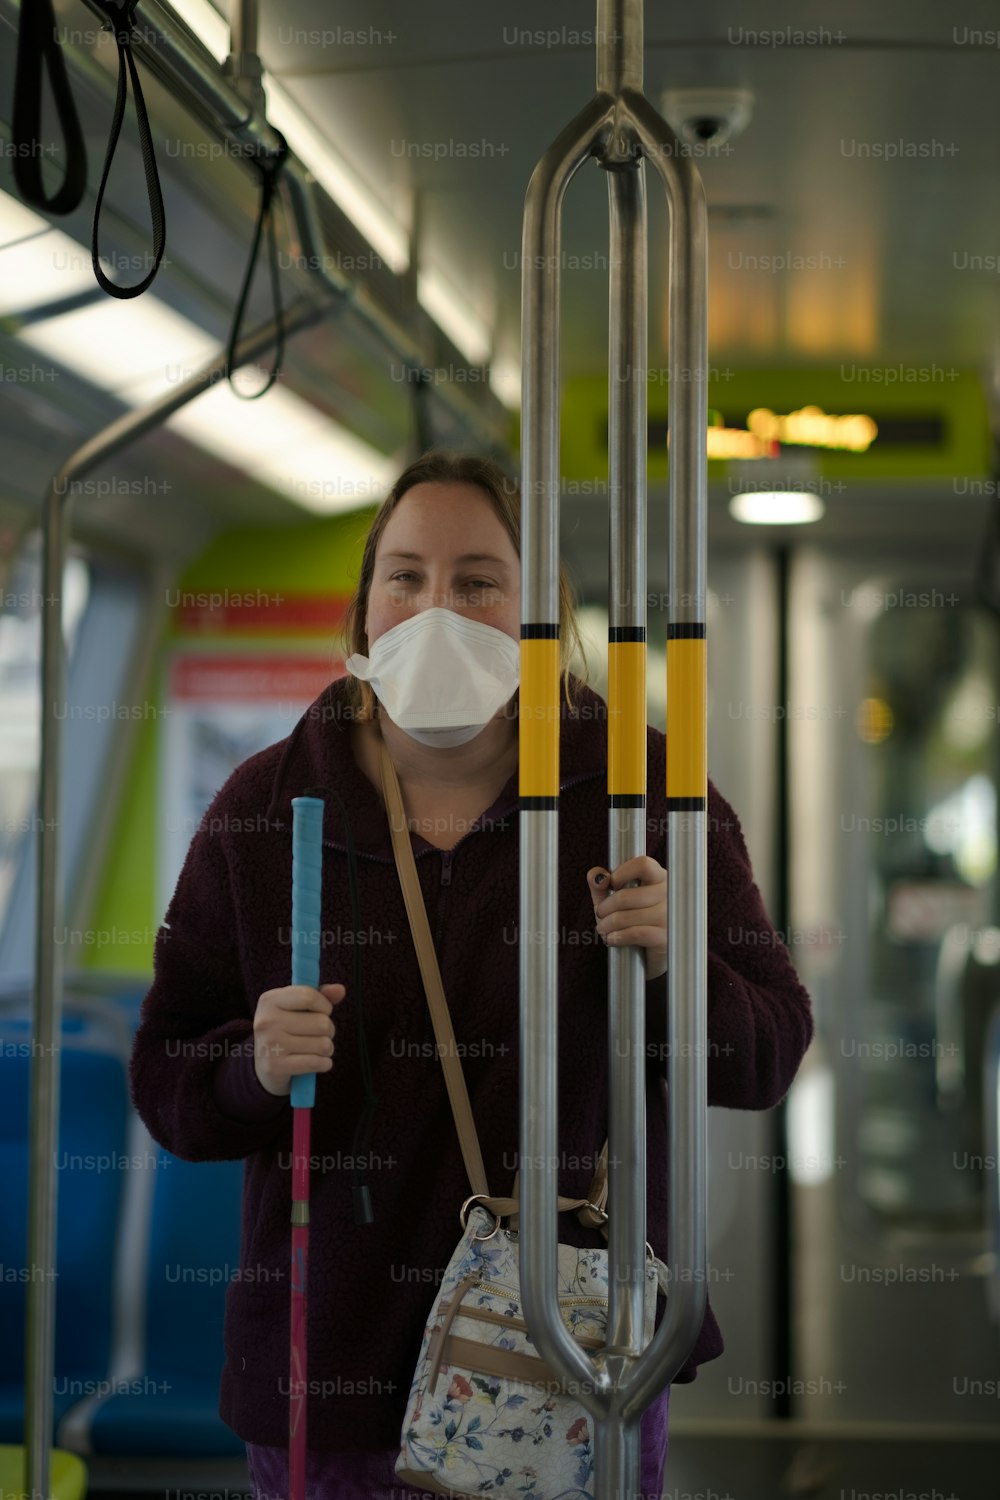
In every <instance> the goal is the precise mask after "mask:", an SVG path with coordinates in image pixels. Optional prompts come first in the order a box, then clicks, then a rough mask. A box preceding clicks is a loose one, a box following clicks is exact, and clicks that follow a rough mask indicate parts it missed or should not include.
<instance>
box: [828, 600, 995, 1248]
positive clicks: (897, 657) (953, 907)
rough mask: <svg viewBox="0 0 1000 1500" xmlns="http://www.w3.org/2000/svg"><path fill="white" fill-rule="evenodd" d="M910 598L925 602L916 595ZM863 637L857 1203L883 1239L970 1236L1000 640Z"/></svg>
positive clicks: (919, 634)
mask: <svg viewBox="0 0 1000 1500" xmlns="http://www.w3.org/2000/svg"><path fill="white" fill-rule="evenodd" d="M905 589H906V594H907V596H908V597H912V598H914V599H917V598H918V597H919V585H913V583H912V581H911V583H910V584H907V585H906V586H905ZM867 636H868V651H867V655H868V673H869V694H870V696H869V697H868V698H866V699H865V700H864V702H863V703H862V705H861V710H860V713H859V719H858V726H857V727H858V732H859V735H860V738H861V739H862V740H863V741H865V742H867V746H868V748H867V749H866V750H865V752H864V753H865V755H866V756H867V757H868V759H869V767H868V771H869V780H868V785H869V789H870V800H869V809H870V822H869V823H868V825H867V828H866V830H865V831H864V833H865V837H866V839H867V842H868V848H869V861H868V869H869V904H868V910H869V922H870V943H871V948H870V953H871V969H870V983H869V987H868V994H867V997H866V999H865V1001H864V1004H863V1006H862V1008H861V1010H860V1013H859V1025H858V1028H857V1033H856V1045H857V1051H858V1056H857V1059H856V1073H855V1086H856V1088H857V1089H858V1105H859V1109H858V1113H857V1115H856V1120H857V1126H856V1129H857V1137H856V1150H857V1155H856V1157H855V1160H856V1161H857V1163H858V1181H857V1188H858V1191H859V1193H860V1196H861V1199H862V1201H863V1202H864V1204H865V1205H866V1207H867V1209H868V1210H869V1212H873V1213H875V1214H876V1215H877V1216H878V1217H879V1218H880V1219H882V1221H883V1222H885V1223H892V1224H896V1225H899V1226H900V1227H902V1226H903V1225H907V1226H911V1227H914V1228H917V1227H919V1228H921V1229H927V1228H931V1227H937V1228H952V1229H956V1230H961V1229H965V1230H975V1229H976V1228H977V1227H978V1225H979V1224H980V1223H981V1220H982V1189H983V1174H982V1172H981V1171H977V1170H975V1163H976V1162H977V1161H979V1162H981V1161H982V1150H983V1145H982V1142H983V1125H982V1119H983V1114H982V1108H983V1100H982V1070H983V1048H984V1042H985V1036H986V1028H987V1025H988V1021H989V1011H990V1008H991V1006H992V1004H993V1002H994V1001H995V1000H996V995H995V994H994V993H993V988H992V983H990V984H989V985H985V986H983V985H979V984H978V983H977V981H976V973H975V970H976V964H975V959H974V955H975V952H976V949H977V938H978V936H979V935H980V934H981V933H983V932H984V931H985V930H987V929H988V927H989V924H990V923H991V922H993V921H994V920H995V910H996V894H997V805H996V804H997V791H996V789H997V768H996V764H995V750H994V740H995V733H996V714H997V706H996V704H997V683H998V667H1000V661H998V657H1000V653H998V649H997V632H996V626H995V622H993V621H992V620H990V619H989V618H988V617H986V616H985V615H984V614H983V613H982V612H981V611H977V610H974V609H971V608H950V609H945V608H940V607H935V606H934V605H933V604H932V605H930V606H929V607H927V608H920V607H916V608H907V609H889V610H885V611H883V612H882V613H881V614H880V615H879V617H878V618H877V619H875V620H874V621H873V622H872V624H871V626H870V628H869V630H868V632H867ZM963 1166H966V1167H968V1168H969V1169H968V1170H959V1169H960V1168H962V1167H963Z"/></svg>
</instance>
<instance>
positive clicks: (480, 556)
mask: <svg viewBox="0 0 1000 1500" xmlns="http://www.w3.org/2000/svg"><path fill="white" fill-rule="evenodd" d="M390 557H402V558H405V559H406V560H407V561H408V562H423V561H424V558H423V557H422V556H421V555H420V553H419V552H383V553H382V560H383V562H387V561H388V560H389V558H390ZM455 562H456V563H475V562H489V563H495V564H496V566H497V567H499V568H506V567H507V564H506V563H505V562H504V560H503V558H502V557H495V556H494V554H493V553H492V552H463V553H462V556H461V557H456V558H455Z"/></svg>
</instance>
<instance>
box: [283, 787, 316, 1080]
mask: <svg viewBox="0 0 1000 1500" xmlns="http://www.w3.org/2000/svg"><path fill="white" fill-rule="evenodd" d="M322 879H323V801H322V798H320V797H293V798H292V983H293V984H308V985H312V987H313V988H314V989H317V988H318V987H319V950H320V930H319V929H320V921H321V920H322V917H321V905H320V898H321V892H322ZM291 1095H292V1108H293V1109H312V1107H313V1104H314V1103H315V1100H316V1074H315V1073H300V1074H299V1075H298V1076H297V1077H295V1078H293V1079H292V1091H291Z"/></svg>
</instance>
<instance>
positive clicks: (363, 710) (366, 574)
mask: <svg viewBox="0 0 1000 1500" xmlns="http://www.w3.org/2000/svg"><path fill="white" fill-rule="evenodd" d="M418 484H474V485H477V486H478V488H479V489H481V490H482V492H483V494H484V495H485V496H486V498H487V500H489V502H490V504H491V505H492V506H493V509H494V510H495V511H496V514H497V515H498V516H499V518H500V520H501V521H502V522H503V524H504V527H505V528H506V531H507V534H508V536H509V537H510V539H511V543H512V544H513V547H514V550H515V552H516V553H517V555H518V557H520V555H521V495H520V491H519V489H518V487H517V485H516V484H515V483H514V481H513V480H511V479H509V478H508V477H507V475H506V474H505V473H504V472H503V470H502V469H501V468H500V466H499V464H496V463H494V461H493V460H492V459H490V458H476V457H474V456H473V455H471V454H452V453H447V452H444V451H443V450H440V449H435V450H433V451H431V452H428V453H424V454H423V455H422V456H421V457H420V458H418V459H417V460H416V462H414V463H412V464H410V466H409V468H408V469H406V470H404V472H403V473H402V474H401V475H400V476H399V478H398V479H397V480H396V483H395V484H394V485H393V487H392V489H391V491H390V492H389V494H388V495H387V496H386V498H385V500H383V502H382V504H381V505H380V506H379V509H378V511H377V512H376V514H375V517H374V519H373V521H372V524H371V528H370V530H369V532H368V535H367V537H366V539H365V549H364V554H363V556H362V559H361V573H360V576H359V578H358V585H357V588H356V589H355V591H354V596H353V598H352V599H351V602H350V603H349V605H348V606H347V613H346V615H345V618H344V627H343V633H344V642H345V649H344V655H345V656H351V655H352V654H353V653H354V652H358V653H359V654H360V655H362V656H367V655H368V633H367V631H366V629H365V619H366V616H367V614H368V596H369V593H370V592H371V584H372V577H373V575H374V572H375V553H376V550H377V548H378V543H379V538H380V537H381V535H382V533H383V531H384V530H385V527H386V523H387V522H388V520H389V517H390V516H391V515H392V513H393V511H394V510H395V509H396V507H397V505H398V504H399V502H400V501H401V500H402V498H403V496H404V495H405V494H406V492H407V490H410V489H412V488H413V487H414V485H418ZM574 647H575V648H576V649H577V650H578V651H579V653H580V655H581V657H582V656H583V655H584V653H583V644H582V642H581V639H580V628H579V625H578V623H577V619H576V612H575V607H574V601H573V593H572V588H571V585H570V580H569V575H568V574H567V572H566V570H565V568H564V567H563V565H562V563H560V564H559V662H560V668H561V671H562V678H563V689H564V691H565V694H566V702H567V705H568V706H569V707H570V708H571V709H572V708H573V707H574V706H575V705H574V698H573V688H572V684H571V677H572V674H571V673H570V670H569V663H570V661H571V659H572V656H573V649H574ZM345 695H346V704H347V707H348V711H349V712H351V713H352V715H353V717H354V718H355V719H357V720H359V721H364V720H367V719H373V718H374V717H375V707H376V698H375V693H374V691H373V690H372V686H371V684H370V683H368V682H362V681H360V680H359V679H358V678H357V677H352V676H348V681H347V686H346V688H345Z"/></svg>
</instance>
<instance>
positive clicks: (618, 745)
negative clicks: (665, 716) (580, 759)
mask: <svg viewBox="0 0 1000 1500" xmlns="http://www.w3.org/2000/svg"><path fill="white" fill-rule="evenodd" d="M645 794H646V642H645V641H610V642H609V643H608V795H609V796H612V797H615V796H618V797H643V796H645Z"/></svg>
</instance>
